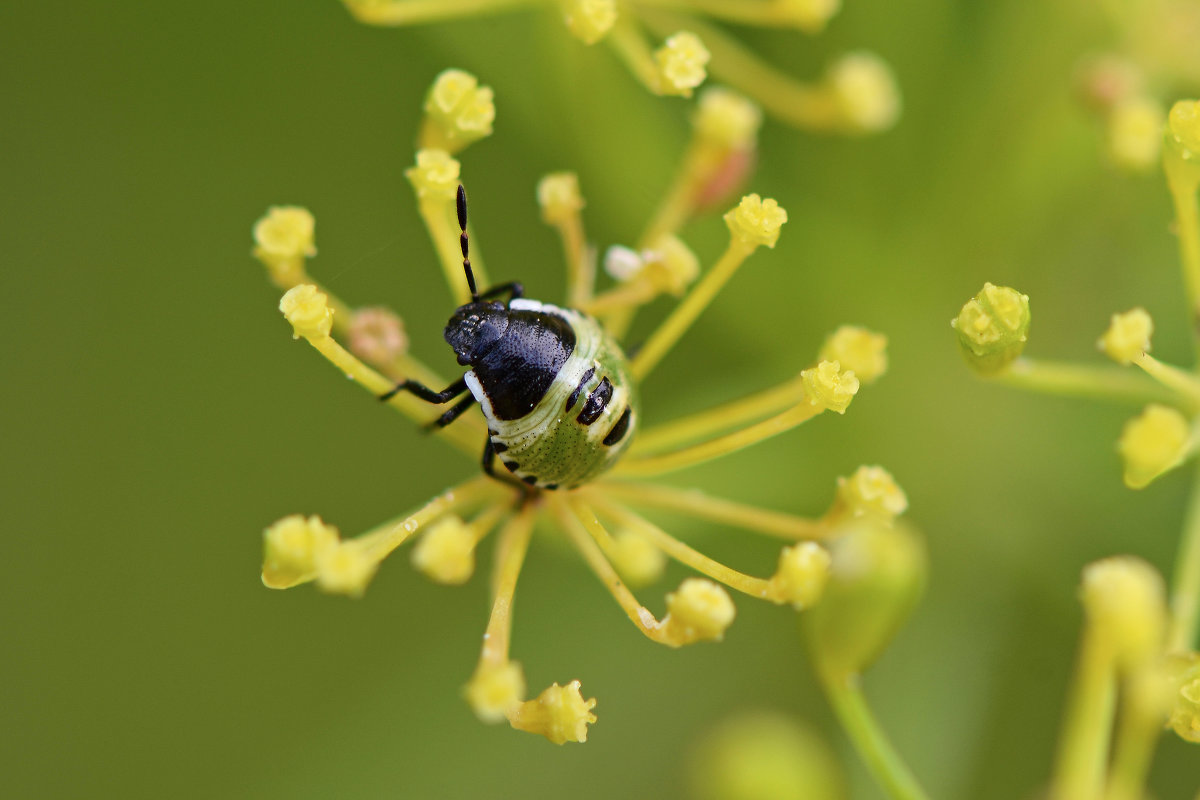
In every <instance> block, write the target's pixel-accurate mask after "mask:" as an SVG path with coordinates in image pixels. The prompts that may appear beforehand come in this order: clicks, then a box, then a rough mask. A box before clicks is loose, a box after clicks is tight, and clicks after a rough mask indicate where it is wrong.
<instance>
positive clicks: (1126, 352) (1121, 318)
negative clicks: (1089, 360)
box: [1097, 308, 1154, 364]
mask: <svg viewBox="0 0 1200 800" xmlns="http://www.w3.org/2000/svg"><path fill="white" fill-rule="evenodd" d="M1153 334H1154V320H1152V319H1151V318H1150V314H1149V313H1147V312H1146V309H1144V308H1134V309H1130V310H1129V311H1126V312H1125V313H1123V314H1113V316H1112V322H1111V323H1110V324H1109V326H1108V330H1107V331H1105V332H1104V336H1102V337H1101V338H1100V341H1099V342H1097V345H1098V346H1099V347H1100V349H1101V350H1103V351H1104V353H1105V354H1106V355H1107V356H1108V357H1109V358H1111V359H1112V360H1113V361H1116V362H1117V363H1118V364H1128V363H1130V362H1131V361H1133V360H1134V359H1135V358H1137V357H1138V356H1140V355H1141V354H1142V353H1148V352H1150V337H1151V336H1152V335H1153Z"/></svg>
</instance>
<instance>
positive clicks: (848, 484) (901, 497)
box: [838, 466, 908, 520]
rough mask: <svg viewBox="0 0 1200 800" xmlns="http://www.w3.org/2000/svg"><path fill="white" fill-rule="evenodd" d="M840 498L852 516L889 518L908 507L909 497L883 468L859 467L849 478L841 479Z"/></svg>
mask: <svg viewBox="0 0 1200 800" xmlns="http://www.w3.org/2000/svg"><path fill="white" fill-rule="evenodd" d="M838 499H839V500H840V501H841V502H842V503H843V504H844V505H845V507H846V508H847V509H848V510H849V511H850V515H851V516H852V517H862V516H866V515H872V516H875V517H877V518H879V519H883V520H890V519H893V518H895V517H898V516H900V515H901V514H903V513H904V512H905V511H906V510H907V509H908V497H907V496H905V494H904V490H903V489H901V488H900V487H899V486H898V485H897V484H896V480H895V479H894V478H893V477H892V474H891V473H890V472H888V471H887V470H886V469H884V468H883V467H866V466H863V467H859V468H858V469H857V470H855V471H854V474H853V475H851V476H850V477H849V478H838Z"/></svg>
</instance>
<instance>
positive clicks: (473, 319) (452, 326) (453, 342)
mask: <svg viewBox="0 0 1200 800" xmlns="http://www.w3.org/2000/svg"><path fill="white" fill-rule="evenodd" d="M508 322H509V311H508V309H507V308H505V307H504V304H503V303H484V302H480V301H475V302H471V303H467V304H466V305H465V306H459V307H458V309H457V310H455V312H454V316H453V317H451V318H450V321H449V322H447V323H446V330H445V331H444V332H443V333H442V335H443V336H445V337H446V342H447V343H448V344H449V345H450V346H451V347H452V348H454V354H455V355H456V356H458V363H459V364H462V365H463V366H466V365H467V364H474V363H476V362H477V361H479V360H480V359H481V358H483V357H484V356H485V355H487V353H488V352H489V351H490V350H491V349H492V347H493V346H495V344H496V342H497V341H499V340H500V337H501V336H503V335H504V332H505V331H506V330H508Z"/></svg>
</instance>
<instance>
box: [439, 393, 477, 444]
mask: <svg viewBox="0 0 1200 800" xmlns="http://www.w3.org/2000/svg"><path fill="white" fill-rule="evenodd" d="M473 405H475V395H472V394H469V395H467V396H466V397H464V398H463V399H462V400H459V401H458V402H457V403H455V404H454V405H453V406H451V407H450V410H449V411H447V412H446V413H445V414H442V415H441V416H440V417H438V418H437V419H435V420H434V421H433V422H430V423H429V424H428V425H426V426H425V427H427V428H444V427H446V426H447V425H449V424H450V423H451V422H454V420H456V419H458V418H459V417H461V416H462V413H463V412H464V411H466V410H467V409H468V408H470V407H471V406H473ZM488 441H489V442H490V441H491V439H488Z"/></svg>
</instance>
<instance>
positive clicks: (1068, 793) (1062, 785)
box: [1050, 622, 1117, 800]
mask: <svg viewBox="0 0 1200 800" xmlns="http://www.w3.org/2000/svg"><path fill="white" fill-rule="evenodd" d="M1084 624H1085V627H1084V631H1083V637H1082V641H1081V642H1080V648H1079V662H1078V663H1077V664H1076V666H1075V675H1074V680H1073V681H1072V686H1071V697H1070V699H1069V701H1068V704H1067V714H1066V717H1065V718H1064V720H1063V730H1062V737H1061V739H1060V740H1059V745H1058V758H1057V760H1056V763H1055V770H1054V783H1053V788H1052V790H1051V792H1050V797H1051V798H1053V800H1093V798H1097V797H1100V796H1101V795H1102V793H1103V790H1104V770H1105V766H1106V764H1107V761H1108V745H1109V737H1110V736H1111V734H1112V723H1113V713H1114V708H1115V706H1116V696H1117V678H1116V667H1115V662H1114V660H1113V653H1112V647H1111V645H1110V643H1109V642H1108V641H1107V640H1106V639H1105V638H1104V637H1103V636H1101V635H1099V634H1098V633H1097V631H1096V630H1095V629H1094V626H1093V625H1092V624H1091V622H1085V623H1084Z"/></svg>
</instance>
